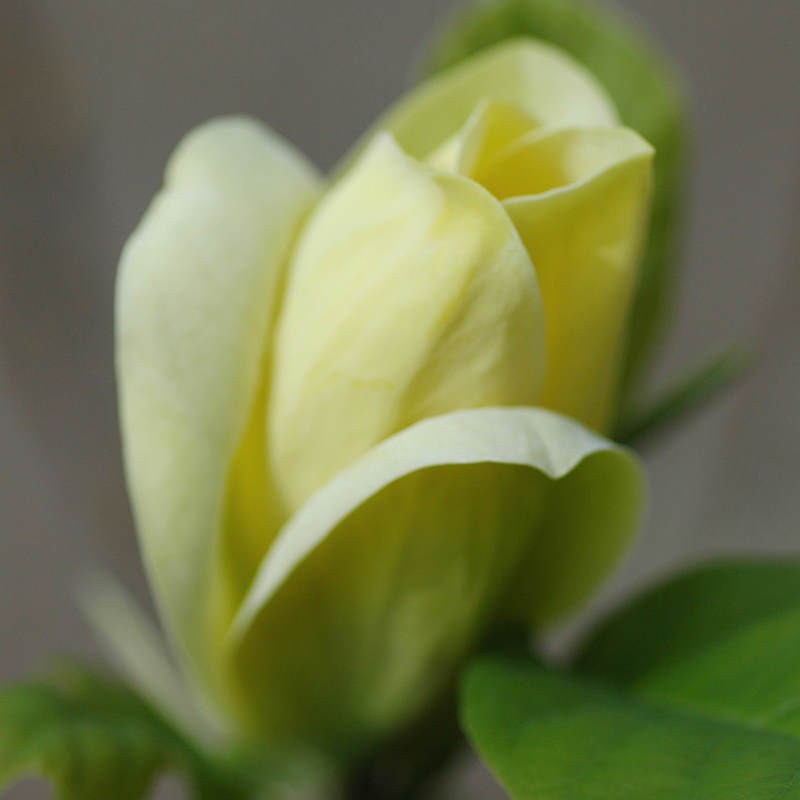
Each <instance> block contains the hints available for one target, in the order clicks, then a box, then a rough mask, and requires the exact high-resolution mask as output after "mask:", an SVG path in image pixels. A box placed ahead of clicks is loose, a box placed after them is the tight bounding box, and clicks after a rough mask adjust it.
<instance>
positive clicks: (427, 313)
mask: <svg viewBox="0 0 800 800" xmlns="http://www.w3.org/2000/svg"><path fill="white" fill-rule="evenodd" d="M543 353H544V320H543V314H542V308H541V302H540V297H539V290H538V287H537V285H536V275H535V272H534V269H533V266H532V264H531V262H530V259H529V258H528V256H527V254H526V252H525V249H524V247H523V246H522V243H521V242H520V240H519V236H518V235H517V232H516V231H515V229H514V226H513V225H512V224H511V220H510V219H509V218H508V215H507V214H506V213H505V211H504V210H503V207H502V205H501V204H500V203H499V202H498V201H497V200H495V199H494V198H493V197H492V196H491V195H490V194H489V193H488V192H486V191H485V190H484V189H482V188H481V187H480V186H478V185H477V184H476V183H474V182H472V181H470V180H468V179H466V178H463V177H461V176H457V175H447V174H441V173H436V172H433V171H432V170H430V169H429V168H427V167H425V166H423V165H422V164H420V163H418V162H416V161H415V160H413V159H411V158H409V157H407V156H406V155H405V154H404V153H402V152H401V151H400V150H399V148H398V147H397V145H396V144H395V143H394V142H393V141H392V139H391V137H389V136H388V135H382V136H379V137H377V138H376V139H375V141H374V142H373V143H372V145H371V146H370V147H368V148H367V150H366V151H365V153H364V154H363V156H362V158H361V159H360V160H359V162H358V163H357V164H356V165H355V166H354V168H353V169H352V170H351V171H350V172H349V173H348V175H347V176H346V177H345V178H344V179H343V180H342V181H341V182H340V183H339V184H338V185H337V186H336V187H335V188H334V189H332V190H331V192H330V193H329V194H328V195H327V196H326V197H325V199H324V200H323V201H322V202H321V203H320V205H319V207H318V209H317V211H316V212H315V214H314V216H313V217H312V219H311V221H310V222H309V224H308V226H307V228H306V230H305V231H304V234H303V238H302V241H301V243H300V245H299V247H298V250H297V253H296V255H295V258H294V260H293V263H292V267H291V271H290V277H289V282H288V287H287V291H286V297H285V300H284V306H283V311H282V315H281V319H280V321H279V324H278V330H277V334H276V347H275V371H274V377H273V392H272V396H271V398H270V407H269V420H270V421H269V443H270V448H271V461H272V468H273V472H274V474H275V477H276V480H277V481H278V483H279V485H280V488H281V490H282V491H283V495H284V497H285V498H286V501H287V503H288V505H289V507H291V508H293V509H296V508H298V507H299V506H300V505H301V504H302V503H303V502H304V501H305V500H306V498H308V497H309V496H310V495H311V493H312V492H313V491H315V490H316V489H318V488H319V487H320V486H322V485H323V484H325V483H327V482H328V481H329V480H331V479H332V478H333V477H334V475H336V473H337V472H339V470H341V469H342V468H343V467H345V466H347V465H348V464H350V463H352V462H353V461H354V460H355V459H356V458H358V457H359V456H361V455H362V454H363V453H365V452H366V451H367V450H369V449H370V448H371V447H373V446H374V445H375V444H377V443H378V442H379V441H381V440H382V439H384V438H386V437H387V436H389V435H391V434H392V433H395V432H396V431H398V430H401V429H402V428H405V427H407V426H408V425H411V424H413V423H414V422H417V421H418V420H420V419H424V418H425V417H429V416H434V415H436V414H442V413H446V412H448V411H453V410H455V409H458V408H474V407H479V406H490V405H533V403H534V402H535V401H536V398H537V397H538V396H539V393H540V391H541V385H542V384H541V381H542V377H543V368H544V360H543Z"/></svg>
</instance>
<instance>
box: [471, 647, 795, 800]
mask: <svg viewBox="0 0 800 800" xmlns="http://www.w3.org/2000/svg"><path fill="white" fill-rule="evenodd" d="M462 717H463V723H464V726H465V728H466V731H467V733H468V735H469V737H470V739H471V740H472V742H473V743H474V744H475V746H476V748H477V749H478V752H479V753H480V755H481V756H482V758H483V759H484V760H485V761H486V762H487V764H488V765H489V766H490V767H491V768H492V770H493V771H494V772H495V774H496V775H497V777H498V778H499V780H500V782H501V783H502V784H503V785H504V786H505V788H506V789H507V790H508V792H509V794H510V795H511V797H512V798H516V800H584V799H585V800H645V799H646V800H676V798H691V799H692V800H732V798H742V800H745V799H746V800H793V799H794V798H800V742H798V741H797V740H796V739H793V738H791V737H789V736H785V735H782V734H779V733H773V732H771V731H768V730H763V729H759V728H758V727H756V726H754V725H744V724H735V723H732V722H730V721H727V720H724V719H720V718H716V717H714V716H713V715H710V714H709V715H700V714H698V713H696V712H694V711H685V710H681V709H673V708H668V707H666V706H663V705H657V704H655V703H653V702H651V701H648V700H641V699H639V698H637V697H636V696H635V695H632V694H631V695H628V694H623V693H621V692H619V693H617V692H615V691H613V690H610V689H606V688H604V687H602V686H598V685H594V684H592V683H590V682H587V681H585V680H582V679H579V678H575V677H569V676H559V675H554V674H552V673H548V672H546V671H545V670H543V669H541V668H539V667H535V666H533V665H530V664H520V663H518V662H517V663H514V662H509V661H500V660H487V661H483V662H479V663H478V664H477V665H475V666H474V667H473V668H472V669H471V670H470V671H469V672H468V674H467V678H466V680H465V682H464V687H463V695H462Z"/></svg>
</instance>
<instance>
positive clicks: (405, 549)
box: [229, 408, 643, 757]
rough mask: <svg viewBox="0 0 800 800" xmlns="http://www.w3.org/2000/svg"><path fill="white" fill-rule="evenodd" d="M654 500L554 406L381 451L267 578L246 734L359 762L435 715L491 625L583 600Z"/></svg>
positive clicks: (409, 433) (503, 414)
mask: <svg viewBox="0 0 800 800" xmlns="http://www.w3.org/2000/svg"><path fill="white" fill-rule="evenodd" d="M642 492H643V487H642V478H641V474H640V472H639V469H638V466H637V462H636V460H635V459H634V458H633V457H632V455H630V454H628V453H627V452H626V451H624V450H622V449H620V448H618V447H616V446H615V445H613V444H611V443H609V442H607V441H605V440H603V439H601V438H599V437H597V436H596V435H594V434H593V433H591V432H589V431H588V430H586V429H585V428H582V427H581V426H579V425H578V424H576V423H575V422H573V421H571V420H569V419H567V418H564V417H561V416H559V415H556V414H554V413H552V412H549V411H544V410H542V409H532V408H484V409H476V410H468V411H459V412H454V413H451V414H447V415H443V416H440V417H436V418H431V419H427V420H425V421H423V422H420V423H418V424H416V425H414V426H412V427H410V428H408V429H406V430H404V431H402V432H400V433H398V434H396V435H395V436H393V437H391V438H390V439H388V440H386V441H384V442H382V443H381V444H379V445H378V446H377V447H375V448H374V449H372V450H371V451H369V452H368V453H367V454H366V455H364V456H363V457H362V458H361V459H359V460H358V461H357V462H356V463H355V464H353V465H352V466H350V467H349V468H347V469H345V470H344V471H343V472H341V473H340V474H339V475H338V476H337V477H336V478H335V479H334V480H333V481H332V482H331V483H329V484H328V485H326V486H325V487H324V488H323V489H321V490H320V491H319V492H317V493H316V494H315V495H314V496H313V497H312V498H311V499H310V500H309V501H308V502H307V503H306V504H305V505H304V506H303V507H302V508H301V509H300V511H299V512H298V513H297V514H296V515H295V516H294V517H293V518H292V519H291V520H290V521H289V522H288V523H287V524H286V526H285V527H284V528H283V530H282V531H281V533H280V535H279V536H278V538H277V539H276V542H275V544H274V546H273V548H272V550H271V551H270V553H269V554H268V555H267V557H266V558H265V560H264V562H263V563H262V565H261V568H260V570H259V573H258V576H257V578H256V580H255V581H254V583H253V586H252V589H251V591H250V593H249V595H248V597H247V599H246V601H245V603H244V605H243V607H242V610H241V612H240V614H239V616H238V619H237V622H236V626H235V629H234V631H233V634H232V637H231V640H230V642H229V646H230V659H231V662H230V669H231V677H232V682H233V683H234V684H235V685H236V686H239V687H245V689H244V690H243V691H242V694H241V696H240V715H241V720H240V722H241V724H242V725H243V726H244V727H245V728H246V729H249V730H250V731H251V732H253V733H256V734H260V735H264V736H267V737H268V738H269V739H271V740H272V741H281V742H286V743H298V742H300V743H303V744H309V743H312V744H314V745H316V746H318V747H320V748H322V749H324V750H327V751H329V752H333V753H335V754H336V755H338V756H340V757H348V756H352V755H354V754H356V753H358V752H359V751H360V750H361V748H363V747H364V746H365V745H367V744H368V743H370V742H372V741H374V739H375V737H377V736H380V735H384V734H386V733H388V732H389V731H392V730H395V729H396V727H397V726H398V725H400V724H402V723H404V722H408V721H409V720H411V719H413V717H414V716H415V715H416V714H418V713H419V712H420V711H421V709H423V708H424V707H425V705H426V703H428V702H429V701H430V700H431V699H432V697H434V696H435V694H436V692H437V691H438V690H439V689H441V688H442V687H443V686H444V685H445V684H446V683H447V681H449V680H450V679H451V678H452V676H453V671H454V670H455V669H456V667H457V665H458V663H459V661H460V660H461V659H462V658H463V657H464V656H465V655H466V654H467V653H468V651H469V650H470V648H471V647H473V646H474V645H475V643H476V641H477V639H478V638H479V637H480V635H481V633H482V632H483V631H484V629H485V627H486V625H487V623H488V622H489V621H491V620H493V619H496V617H497V616H498V615H502V614H503V613H505V614H509V615H512V616H514V617H520V616H522V617H523V618H524V619H526V620H528V621H530V620H535V621H542V620H545V619H552V618H553V616H554V615H558V614H560V613H563V612H565V611H567V610H569V609H570V608H572V607H573V606H574V605H575V604H576V603H578V602H580V601H582V600H583V599H584V598H585V597H586V595H587V594H588V592H590V591H591V589H592V588H593V587H594V586H595V585H596V584H597V582H598V581H599V580H601V579H602V577H603V576H604V575H605V574H606V573H607V571H608V569H609V568H610V567H611V565H612V564H613V563H614V562H615V560H616V559H617V557H618V555H619V553H620V552H622V551H623V550H624V548H625V546H626V545H627V543H628V541H629V540H630V537H631V536H632V534H633V533H634V532H635V530H636V527H637V525H638V522H639V518H640V514H641V508H642ZM531 565H535V566H534V567H533V569H531Z"/></svg>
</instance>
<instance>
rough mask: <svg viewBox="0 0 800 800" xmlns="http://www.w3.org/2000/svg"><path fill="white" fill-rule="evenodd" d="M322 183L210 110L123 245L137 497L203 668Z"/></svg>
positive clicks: (122, 369) (284, 149) (155, 568)
mask: <svg viewBox="0 0 800 800" xmlns="http://www.w3.org/2000/svg"><path fill="white" fill-rule="evenodd" d="M317 192H318V179H317V177H316V175H315V173H314V171H313V170H312V168H311V167H310V166H309V165H308V164H307V163H306V162H305V161H304V160H303V159H302V157H301V156H299V155H298V154H297V153H296V152H295V151H294V150H293V149H292V148H290V147H289V146H288V145H287V144H286V143H285V142H283V141H282V140H281V139H280V138H279V137H277V136H276V135H275V134H273V133H271V132H270V131H269V130H267V129H266V128H263V127H261V126H260V125H258V124H256V123H253V122H250V121H247V120H243V119H223V120H217V121H213V122H211V123H208V124H206V125H204V126H203V127H201V128H199V129H198V130H196V131H195V132H193V133H192V134H190V135H189V136H188V137H187V138H186V140H185V141H184V142H183V143H182V144H181V145H180V147H179V148H178V150H177V152H176V153H175V155H174V156H173V158H172V160H171V161H170V164H169V167H168V171H167V177H166V181H165V186H164V189H163V190H162V192H161V193H160V194H159V196H158V197H157V198H156V199H155V201H154V202H153V204H152V206H151V207H150V209H149V210H148V212H147V214H146V216H145V218H144V220H143V221H142V223H141V224H140V226H139V228H138V229H137V230H136V232H135V233H134V234H133V236H132V237H131V239H130V241H129V242H128V244H127V245H126V247H125V251H124V253H123V256H122V263H121V265H120V273H119V279H118V285H117V368H118V382H119V391H120V403H121V418H122V432H123V439H124V446H125V462H126V468H127V475H128V482H129V488H130V494H131V498H132V503H133V510H134V515H135V518H136V523H137V527H138V530H139V535H140V538H141V543H142V548H143V551H144V557H145V563H146V567H147V570H148V573H149V576H150V580H151V583H152V586H153V589H154V591H155V595H156V599H157V602H158V605H159V608H160V611H161V614H162V617H163V619H164V622H165V624H166V628H167V630H168V632H169V633H170V635H171V637H172V638H173V640H174V641H175V642H176V643H177V645H178V649H179V651H180V652H181V655H182V656H184V657H188V659H189V661H190V662H191V663H192V664H193V666H194V668H195V670H196V672H198V673H199V675H200V676H201V677H202V678H203V679H205V678H206V677H207V675H205V674H204V673H207V672H208V669H209V664H208V663H207V662H208V653H209V651H210V649H211V648H209V637H210V636H212V634H213V628H214V626H215V625H216V624H217V622H218V620H217V619H216V616H217V615H218V613H219V612H217V611H216V610H215V609H213V608H212V603H213V602H214V598H212V593H213V591H214V586H213V585H212V584H214V582H215V577H216V576H215V570H216V569H217V566H216V565H215V560H216V556H217V551H218V547H219V538H220V529H221V526H222V518H223V514H224V513H225V511H226V510H225V499H226V485H227V481H228V476H229V471H230V469H231V463H232V461H233V459H234V457H235V454H236V453H237V450H238V449H239V446H240V442H241V439H242V436H243V433H244V431H245V428H246V426H247V423H248V419H249V417H250V414H251V409H252V407H253V405H254V402H255V397H256V394H257V392H258V390H259V386H260V384H261V382H262V366H263V360H264V354H265V345H266V342H267V340H268V337H269V335H270V331H271V326H272V319H273V316H274V310H275V306H276V300H277V297H278V289H279V286H280V281H281V277H282V274H283V268H284V265H285V262H286V260H287V257H288V254H289V250H290V247H291V245H292V243H293V240H294V238H295V235H296V233H297V230H298V226H299V224H300V222H301V221H302V219H303V218H304V216H305V214H306V213H307V211H308V209H309V206H310V205H311V203H312V202H313V201H314V199H315V197H316V195H317Z"/></svg>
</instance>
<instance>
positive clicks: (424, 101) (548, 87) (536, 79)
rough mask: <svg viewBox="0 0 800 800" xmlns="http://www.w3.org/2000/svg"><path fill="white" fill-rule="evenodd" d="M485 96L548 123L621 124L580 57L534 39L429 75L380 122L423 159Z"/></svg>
mask: <svg viewBox="0 0 800 800" xmlns="http://www.w3.org/2000/svg"><path fill="white" fill-rule="evenodd" d="M483 101H495V102H499V103H504V104H508V105H511V106H514V107H515V108H517V109H518V110H519V111H521V112H524V113H525V114H527V115H528V116H529V117H530V118H532V120H533V121H534V122H535V123H537V124H538V125H541V126H547V127H556V126H574V125H615V124H616V121H617V116H616V112H615V111H614V107H613V105H612V104H611V101H610V100H609V98H608V96H607V95H606V93H605V90H604V89H603V88H602V87H601V86H600V84H598V83H597V82H596V81H595V79H594V78H593V77H592V75H591V74H590V73H589V72H588V71H587V70H586V69H585V68H584V67H582V66H581V65H580V64H578V62H576V61H573V60H572V59H571V58H570V57H569V56H567V55H565V54H564V53H563V52H562V51H560V50H558V49H557V48H555V47H551V46H550V45H547V44H545V43H543V42H539V41H536V40H534V39H519V40H516V41H511V42H507V43H505V44H502V45H499V46H497V47H494V48H491V49H489V50H486V51H484V52H483V53H481V54H479V55H477V56H475V57H473V58H470V59H468V60H467V61H465V62H463V63H462V64H459V65H458V66H457V67H454V68H453V69H450V70H448V71H446V72H444V73H442V74H441V75H440V76H438V77H435V78H432V79H431V80H429V81H426V82H425V83H424V84H423V85H422V86H420V88H418V89H416V90H415V91H413V92H411V93H410V94H409V95H407V96H406V97H405V98H404V99H402V100H401V101H400V102H399V103H398V104H397V105H396V106H394V107H393V108H392V109H390V111H389V112H388V113H387V114H386V115H385V116H384V117H383V118H382V119H380V120H379V121H378V123H377V125H376V129H377V130H385V131H389V132H390V133H392V134H393V135H394V137H395V138H396V139H397V141H398V143H399V144H400V146H401V147H402V148H403V149H404V150H405V151H406V152H407V153H409V154H410V155H412V156H415V157H416V158H426V157H428V156H429V155H431V153H433V151H434V150H435V149H436V148H437V147H439V146H440V145H441V144H443V143H444V142H446V141H447V140H448V139H449V138H450V137H452V136H454V135H456V134H457V133H458V131H459V130H460V129H461V128H462V126H463V125H464V123H465V122H466V121H467V120H468V118H469V117H470V115H471V114H472V113H473V112H474V111H475V109H476V108H477V107H478V106H479V105H480V104H481V103H482V102H483Z"/></svg>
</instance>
